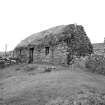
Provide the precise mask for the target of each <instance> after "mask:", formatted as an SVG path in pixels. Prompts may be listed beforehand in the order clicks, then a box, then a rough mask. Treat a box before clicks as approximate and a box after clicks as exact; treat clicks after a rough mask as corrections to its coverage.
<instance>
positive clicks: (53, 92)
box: [0, 65, 105, 105]
mask: <svg viewBox="0 0 105 105" xmlns="http://www.w3.org/2000/svg"><path fill="white" fill-rule="evenodd" d="M26 66H27V65H17V66H12V67H9V68H6V69H4V71H3V72H2V74H4V76H3V77H2V78H1V79H0V84H1V85H0V86H1V88H0V102H1V104H0V105H4V104H3V103H8V104H7V105H45V104H46V103H47V102H48V101H50V100H55V99H56V98H57V97H63V98H66V97H70V96H72V95H75V94H77V93H86V92H91V93H104V92H105V77H104V76H102V75H98V74H92V73H88V72H84V71H82V70H81V69H80V68H77V67H74V68H72V70H71V68H68V67H61V66H56V69H57V71H52V72H46V73H43V72H41V71H43V68H45V67H46V65H36V66H38V67H40V68H37V69H38V70H37V69H36V68H35V69H34V70H33V69H32V70H31V71H25V70H24V68H25V67H26ZM29 66H31V67H36V66H35V65H29ZM47 66H48V65H47ZM17 68H18V70H17ZM39 71H40V72H39Z"/></svg>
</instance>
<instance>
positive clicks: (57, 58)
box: [16, 43, 67, 65]
mask: <svg viewBox="0 0 105 105" xmlns="http://www.w3.org/2000/svg"><path fill="white" fill-rule="evenodd" d="M16 56H17V58H19V59H20V60H21V62H25V63H28V62H29V49H28V48H27V49H20V50H19V49H18V50H17V51H16ZM66 59H67V46H66V44H65V43H60V44H59V45H57V46H56V47H55V49H54V52H53V56H52V50H51V47H49V53H48V54H47V55H46V53H45V48H42V49H41V50H36V49H35V48H34V52H33V63H48V64H64V65H65V64H66V62H67V61H66Z"/></svg>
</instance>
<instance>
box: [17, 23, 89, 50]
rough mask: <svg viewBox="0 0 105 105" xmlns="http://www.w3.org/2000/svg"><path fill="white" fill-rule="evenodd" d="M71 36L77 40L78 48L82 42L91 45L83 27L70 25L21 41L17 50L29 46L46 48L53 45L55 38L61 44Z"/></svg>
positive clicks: (57, 27)
mask: <svg viewBox="0 0 105 105" xmlns="http://www.w3.org/2000/svg"><path fill="white" fill-rule="evenodd" d="M71 35H73V36H74V37H75V39H76V40H75V41H76V43H77V44H76V43H75V45H76V47H78V44H81V42H82V43H87V44H88V43H90V40H89V39H88V37H87V35H86V34H85V32H84V29H83V27H82V26H81V25H75V24H70V25H61V26H56V27H54V28H50V29H48V30H45V31H42V32H39V33H36V34H33V35H31V36H29V37H28V38H26V39H25V40H23V41H21V43H20V44H18V46H17V47H16V49H18V48H25V47H26V48H27V47H29V46H44V45H45V46H46V45H48V44H49V43H50V44H52V40H53V38H55V39H54V40H55V41H56V42H60V41H64V40H65V39H66V37H67V38H68V36H69V38H71ZM56 42H54V43H56ZM73 43H74V42H73Z"/></svg>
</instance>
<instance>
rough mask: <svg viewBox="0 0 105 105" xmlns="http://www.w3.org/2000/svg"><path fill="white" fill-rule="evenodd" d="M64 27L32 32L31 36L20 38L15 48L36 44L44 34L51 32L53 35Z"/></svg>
mask: <svg viewBox="0 0 105 105" xmlns="http://www.w3.org/2000/svg"><path fill="white" fill-rule="evenodd" d="M64 27H66V25H61V26H57V27H53V28H50V29H48V30H45V31H42V32H38V33H35V34H32V35H31V36H29V37H27V38H26V39H24V40H22V41H21V42H20V43H19V44H18V45H17V46H16V48H15V49H17V48H25V47H27V46H28V45H30V44H31V45H38V44H39V43H40V42H41V40H42V39H43V38H44V37H45V36H48V35H50V34H53V35H54V34H60V33H61V32H62V30H63V28H64Z"/></svg>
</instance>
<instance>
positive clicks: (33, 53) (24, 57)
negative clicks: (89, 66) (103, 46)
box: [14, 24, 92, 64]
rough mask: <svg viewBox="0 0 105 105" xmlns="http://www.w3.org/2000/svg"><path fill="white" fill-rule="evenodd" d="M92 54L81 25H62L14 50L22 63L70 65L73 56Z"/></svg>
mask: <svg viewBox="0 0 105 105" xmlns="http://www.w3.org/2000/svg"><path fill="white" fill-rule="evenodd" d="M91 53H92V45H91V42H90V40H89V38H88V37H87V35H86V33H85V31H84V28H83V27H82V26H81V25H75V24H70V25H61V26H56V27H54V28H50V29H48V30H45V31H42V32H39V33H36V34H33V35H31V36H29V37H27V38H26V39H24V40H22V41H21V42H20V43H19V44H18V45H17V46H16V48H15V49H14V54H15V56H16V57H17V58H19V59H20V61H21V62H26V63H53V64H69V63H68V62H70V61H71V59H70V58H72V57H73V56H85V55H88V54H91Z"/></svg>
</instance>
